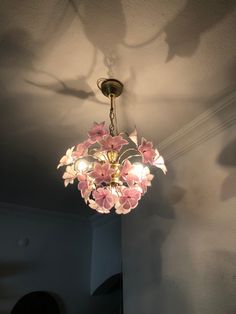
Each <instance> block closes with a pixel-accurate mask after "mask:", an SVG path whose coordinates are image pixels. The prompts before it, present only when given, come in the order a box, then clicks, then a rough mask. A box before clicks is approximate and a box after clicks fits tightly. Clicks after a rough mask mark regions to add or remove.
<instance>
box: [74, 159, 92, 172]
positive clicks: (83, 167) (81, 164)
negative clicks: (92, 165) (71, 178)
mask: <svg viewBox="0 0 236 314" xmlns="http://www.w3.org/2000/svg"><path fill="white" fill-rule="evenodd" d="M88 169H89V163H88V161H87V160H85V159H78V160H77V161H76V162H75V170H76V171H79V172H84V171H87V170H88Z"/></svg>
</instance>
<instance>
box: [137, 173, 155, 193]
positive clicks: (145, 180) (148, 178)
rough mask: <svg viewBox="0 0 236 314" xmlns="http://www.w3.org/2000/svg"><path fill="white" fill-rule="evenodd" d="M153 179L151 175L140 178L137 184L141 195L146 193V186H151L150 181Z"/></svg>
mask: <svg viewBox="0 0 236 314" xmlns="http://www.w3.org/2000/svg"><path fill="white" fill-rule="evenodd" d="M153 178H154V175H153V174H150V173H149V174H147V176H146V177H144V178H142V180H141V181H140V182H139V184H138V185H139V186H140V188H141V190H142V193H143V194H145V193H146V192H147V188H148V186H151V181H152V179H153Z"/></svg>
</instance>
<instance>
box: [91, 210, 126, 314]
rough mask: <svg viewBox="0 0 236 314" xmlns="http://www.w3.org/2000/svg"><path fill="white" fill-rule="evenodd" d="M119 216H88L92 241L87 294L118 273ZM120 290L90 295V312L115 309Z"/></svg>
mask: <svg viewBox="0 0 236 314" xmlns="http://www.w3.org/2000/svg"><path fill="white" fill-rule="evenodd" d="M120 218H121V217H120V216H118V215H116V214H110V215H100V214H98V215H96V216H95V217H93V218H92V228H93V244H92V264H91V294H93V292H95V290H96V289H97V288H98V287H99V286H100V285H102V284H103V283H104V282H105V281H106V280H107V279H109V278H110V277H111V276H113V275H115V274H119V273H121V271H122V270H121V219H120ZM121 302H122V291H119V290H118V291H114V292H112V293H108V294H104V295H93V296H91V313H96V314H99V313H119V308H120V304H121Z"/></svg>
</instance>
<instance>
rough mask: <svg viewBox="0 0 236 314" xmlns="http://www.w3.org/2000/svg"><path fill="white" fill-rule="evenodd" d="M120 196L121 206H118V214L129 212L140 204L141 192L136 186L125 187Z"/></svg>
mask: <svg viewBox="0 0 236 314" xmlns="http://www.w3.org/2000/svg"><path fill="white" fill-rule="evenodd" d="M121 193H122V195H121V196H120V198H119V202H120V206H119V207H118V208H116V213H117V214H127V213H129V212H130V211H131V209H132V208H135V207H136V206H137V205H138V201H139V200H140V198H141V192H140V191H138V190H136V189H134V188H125V189H124V190H123V191H122V192H121Z"/></svg>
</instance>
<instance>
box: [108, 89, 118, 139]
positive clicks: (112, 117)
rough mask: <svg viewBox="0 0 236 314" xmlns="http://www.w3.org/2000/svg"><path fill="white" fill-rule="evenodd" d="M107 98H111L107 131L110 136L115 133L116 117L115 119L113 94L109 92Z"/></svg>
mask: <svg viewBox="0 0 236 314" xmlns="http://www.w3.org/2000/svg"><path fill="white" fill-rule="evenodd" d="M109 98H110V99H111V108H110V115H109V117H110V121H111V123H110V125H109V131H110V134H111V136H115V135H117V133H118V132H117V119H116V107H115V106H116V104H115V95H113V94H110V95H109Z"/></svg>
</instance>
